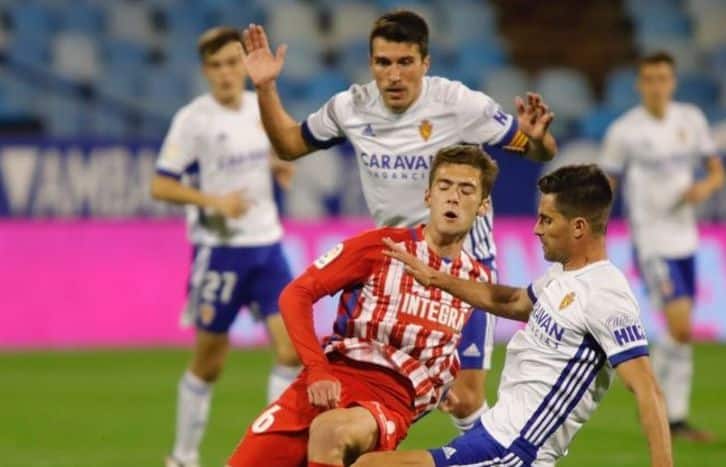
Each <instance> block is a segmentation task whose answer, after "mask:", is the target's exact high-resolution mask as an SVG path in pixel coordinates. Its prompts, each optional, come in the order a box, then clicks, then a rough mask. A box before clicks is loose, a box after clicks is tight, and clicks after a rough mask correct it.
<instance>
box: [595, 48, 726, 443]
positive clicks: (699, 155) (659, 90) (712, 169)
mask: <svg viewBox="0 0 726 467" xmlns="http://www.w3.org/2000/svg"><path fill="white" fill-rule="evenodd" d="M675 71H676V70H675V62H674V60H673V58H672V57H671V56H669V55H668V54H665V53H657V54H654V55H651V56H648V57H645V58H643V59H642V60H641V61H640V63H639V66H638V90H639V92H640V96H641V105H640V106H638V107H636V108H634V109H632V110H630V111H628V112H627V113H625V114H624V115H623V116H621V117H620V118H618V119H617V120H616V121H615V122H613V124H612V125H611V127H610V128H609V130H608V132H607V134H606V136H605V142H604V149H603V154H602V161H601V166H602V167H603V168H605V170H606V171H608V172H609V173H610V174H612V175H613V176H619V175H622V174H624V175H625V180H624V187H623V188H624V190H623V192H624V196H625V202H626V205H627V212H628V221H629V224H630V229H631V233H632V239H633V244H634V246H635V256H636V260H637V264H638V267H639V270H640V272H641V274H642V275H643V277H644V279H645V283H646V285H647V287H648V290H649V293H650V295H651V297H652V300H653V303H654V305H655V307H657V308H662V309H663V312H664V315H665V321H666V327H667V332H666V333H665V334H664V335H663V336H662V338H661V340H660V341H659V342H658V344H657V346H656V347H655V350H654V352H653V365H654V368H655V372H656V375H657V377H658V379H659V380H660V383H661V386H662V387H663V391H664V393H665V396H666V403H667V407H668V419H669V421H670V424H671V432H672V433H673V435H674V436H682V437H685V438H688V439H691V440H694V441H708V440H710V439H712V436H711V435H710V434H709V433H706V432H703V431H700V430H697V429H695V428H693V427H692V426H691V425H689V423H688V412H689V404H690V402H689V400H690V393H691V381H692V375H693V356H692V352H693V350H692V348H691V332H692V330H691V316H692V313H693V301H694V298H695V296H696V277H695V273H696V265H695V264H694V263H695V254H696V250H697V249H698V229H697V226H696V215H695V212H694V206H695V205H697V204H698V203H701V202H703V201H705V200H706V199H708V198H709V197H710V196H711V195H712V194H713V193H714V192H716V191H717V190H719V189H720V188H721V187H722V186H723V184H724V170H723V165H722V163H721V160H720V159H719V158H718V157H717V155H716V154H717V151H716V145H715V144H714V142H713V140H712V139H711V136H710V134H709V128H708V123H707V122H706V119H705V117H704V116H703V113H702V112H701V111H700V110H699V109H698V108H696V107H694V106H693V105H691V104H685V103H681V102H674V101H673V100H672V97H673V92H674V91H675V88H676V74H675ZM703 165H705V169H706V176H705V177H703V178H702V179H700V180H695V179H694V171H695V170H696V169H697V168H699V167H700V166H703ZM614 182H615V179H614V178H613V183H614Z"/></svg>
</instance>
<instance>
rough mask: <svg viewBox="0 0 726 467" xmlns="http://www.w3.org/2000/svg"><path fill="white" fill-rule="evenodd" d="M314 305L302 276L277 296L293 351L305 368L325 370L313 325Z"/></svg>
mask: <svg viewBox="0 0 726 467" xmlns="http://www.w3.org/2000/svg"><path fill="white" fill-rule="evenodd" d="M316 301H317V297H316V293H315V292H314V291H313V287H312V285H311V281H310V280H309V278H307V277H306V276H305V275H303V276H301V277H299V278H297V279H295V280H294V281H292V282H291V283H290V284H288V286H287V287H285V289H284V290H283V291H282V293H281V294H280V314H281V315H282V320H283V322H284V323H285V329H286V330H287V333H288V335H289V336H290V340H291V341H292V344H293V346H294V347H295V351H296V352H297V354H298V356H299V357H300V361H302V363H303V365H305V367H306V368H309V369H310V368H313V369H314V368H325V367H327V365H328V359H327V358H326V357H325V354H324V353H323V350H322V348H321V347H320V342H319V341H318V337H317V336H316V335H315V326H314V325H313V303H315V302H316Z"/></svg>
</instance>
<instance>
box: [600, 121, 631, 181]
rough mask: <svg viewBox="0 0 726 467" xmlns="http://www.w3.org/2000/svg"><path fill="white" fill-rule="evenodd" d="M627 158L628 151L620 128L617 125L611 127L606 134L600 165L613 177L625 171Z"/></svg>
mask: <svg viewBox="0 0 726 467" xmlns="http://www.w3.org/2000/svg"><path fill="white" fill-rule="evenodd" d="M625 157H626V151H625V147H624V144H623V138H622V132H621V131H620V127H619V126H618V125H617V124H614V125H611V126H610V128H608V131H607V133H605V139H604V141H603V148H602V154H601V156H600V163H599V165H600V167H601V168H602V169H603V170H604V171H605V172H607V173H609V174H611V175H620V174H622V173H623V170H625V162H626V160H625Z"/></svg>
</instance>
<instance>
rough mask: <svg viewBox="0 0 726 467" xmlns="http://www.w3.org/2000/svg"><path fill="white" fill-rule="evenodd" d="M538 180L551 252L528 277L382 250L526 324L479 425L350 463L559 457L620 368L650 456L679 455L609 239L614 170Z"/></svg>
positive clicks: (534, 461)
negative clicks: (454, 269) (476, 278)
mask: <svg viewBox="0 0 726 467" xmlns="http://www.w3.org/2000/svg"><path fill="white" fill-rule="evenodd" d="M539 189H540V191H541V193H542V195H541V199H540V202H539V209H538V217H537V223H536V225H535V228H534V233H535V234H536V235H537V236H538V237H539V239H540V241H541V243H542V249H543V251H544V257H545V259H546V260H548V261H552V262H554V263H555V264H554V265H553V266H551V267H550V269H549V270H548V271H547V272H546V273H545V274H544V275H543V276H542V277H540V278H539V279H537V280H535V281H534V282H533V283H532V284H531V285H530V286H529V287H527V288H526V289H525V288H514V287H507V286H502V285H494V284H484V283H479V284H477V283H474V282H473V281H468V280H461V279H457V278H455V277H453V276H451V275H449V274H446V273H441V272H439V271H434V270H433V269H432V268H430V267H429V266H427V265H425V264H424V263H422V262H420V261H419V260H418V259H417V258H415V257H414V256H413V255H411V254H409V253H407V252H405V251H403V250H401V249H400V247H398V246H397V245H396V244H394V243H393V242H391V241H390V240H388V241H386V242H387V245H388V246H389V247H390V248H391V250H390V251H389V252H388V253H387V254H388V255H389V256H392V257H393V258H396V259H398V260H400V261H402V262H404V263H405V264H406V266H407V271H408V272H409V273H411V274H413V276H414V277H415V278H416V280H418V281H419V282H421V283H422V284H423V285H434V286H436V287H440V288H441V289H443V290H445V291H447V292H449V293H451V294H452V295H454V296H456V297H459V298H461V299H462V300H464V301H465V302H468V303H470V304H472V305H473V306H478V307H483V308H486V309H488V310H490V311H491V312H492V313H495V314H496V315H498V316H502V317H505V318H510V319H516V320H520V321H526V322H527V325H526V327H525V328H524V329H522V330H520V331H517V333H516V334H515V335H514V336H513V337H512V339H511V340H510V342H509V344H508V345H507V355H506V360H505V363H504V369H503V372H502V379H501V382H500V385H499V398H498V400H497V403H496V404H494V406H493V407H492V408H491V409H489V410H488V411H487V412H485V413H484V415H483V416H482V417H481V423H480V424H479V425H478V426H477V427H475V428H473V429H471V430H469V431H468V432H466V433H465V434H464V435H462V436H459V437H458V438H456V439H454V440H453V441H451V442H450V443H449V444H447V445H446V446H444V447H442V448H439V449H432V450H430V451H410V452H403V451H401V452H395V453H380V454H373V455H366V456H363V457H362V458H361V459H359V461H358V462H357V463H356V464H354V465H355V467H369V466H379V465H385V466H388V467H390V466H398V465H401V466H403V465H405V466H407V467H414V466H421V467H423V466H428V467H431V466H436V467H440V466H465V465H466V466H538V467H542V466H554V465H555V463H556V462H557V460H558V459H559V458H561V457H562V456H564V455H566V454H567V448H568V445H569V444H570V442H571V441H572V439H573V437H574V436H575V434H576V433H577V431H578V430H579V429H580V428H581V427H582V426H583V424H584V423H585V422H586V421H587V420H588V419H589V418H590V416H591V415H592V413H593V412H594V411H595V409H596V408H597V406H598V405H599V403H600V401H601V400H602V398H603V396H604V395H605V393H606V391H607V390H608V387H609V386H610V384H611V382H612V379H613V376H614V373H617V375H618V376H619V377H620V378H621V379H622V380H623V382H624V383H625V385H626V386H627V387H628V389H630V390H631V391H633V392H634V394H635V399H636V401H637V404H638V410H639V413H640V421H641V424H642V426H643V429H644V431H645V434H646V436H647V438H648V444H649V447H650V455H651V464H652V465H653V466H658V467H668V466H671V465H673V461H672V456H671V441H670V434H669V429H668V422H667V418H666V413H665V403H664V401H663V397H662V394H661V393H660V389H659V387H658V384H657V382H656V379H655V376H654V374H653V370H652V369H651V366H650V360H649V357H648V342H647V339H646V336H645V332H644V330H643V326H642V324H641V321H640V317H639V310H638V304H637V302H636V300H635V297H634V296H633V293H632V291H631V290H630V287H629V285H628V282H627V280H626V278H625V276H624V275H623V273H622V272H620V271H619V270H618V269H617V268H616V267H615V266H614V265H613V264H612V263H611V262H610V261H609V260H608V259H607V253H606V251H605V231H606V227H607V220H608V214H609V211H610V206H611V203H612V189H611V187H610V185H609V183H608V179H607V177H606V175H605V174H604V173H603V172H602V171H601V170H600V169H599V168H598V167H597V166H595V165H575V166H565V167H562V168H560V169H558V170H556V171H555V172H552V173H551V174H549V175H546V176H544V177H542V178H541V179H540V181H539Z"/></svg>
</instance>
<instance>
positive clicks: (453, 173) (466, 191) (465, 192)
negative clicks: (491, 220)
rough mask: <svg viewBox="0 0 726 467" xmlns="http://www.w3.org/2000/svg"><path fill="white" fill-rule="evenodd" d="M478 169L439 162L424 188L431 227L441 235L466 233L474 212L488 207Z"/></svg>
mask: <svg viewBox="0 0 726 467" xmlns="http://www.w3.org/2000/svg"><path fill="white" fill-rule="evenodd" d="M480 177H481V172H480V171H479V169H477V168H475V167H472V166H470V165H465V164H442V165H440V166H439V167H438V168H437V169H436V174H435V176H434V180H433V183H432V184H431V187H429V189H428V190H426V197H425V201H426V206H428V208H429V209H430V221H429V222H430V224H431V227H432V228H433V229H434V230H435V231H436V232H438V233H439V234H441V235H447V236H458V235H466V234H467V233H468V232H469V230H471V227H472V225H474V219H476V216H477V215H483V214H485V213H486V210H487V209H488V206H489V205H488V202H489V200H488V198H486V199H483V200H482V185H481V179H480Z"/></svg>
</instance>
